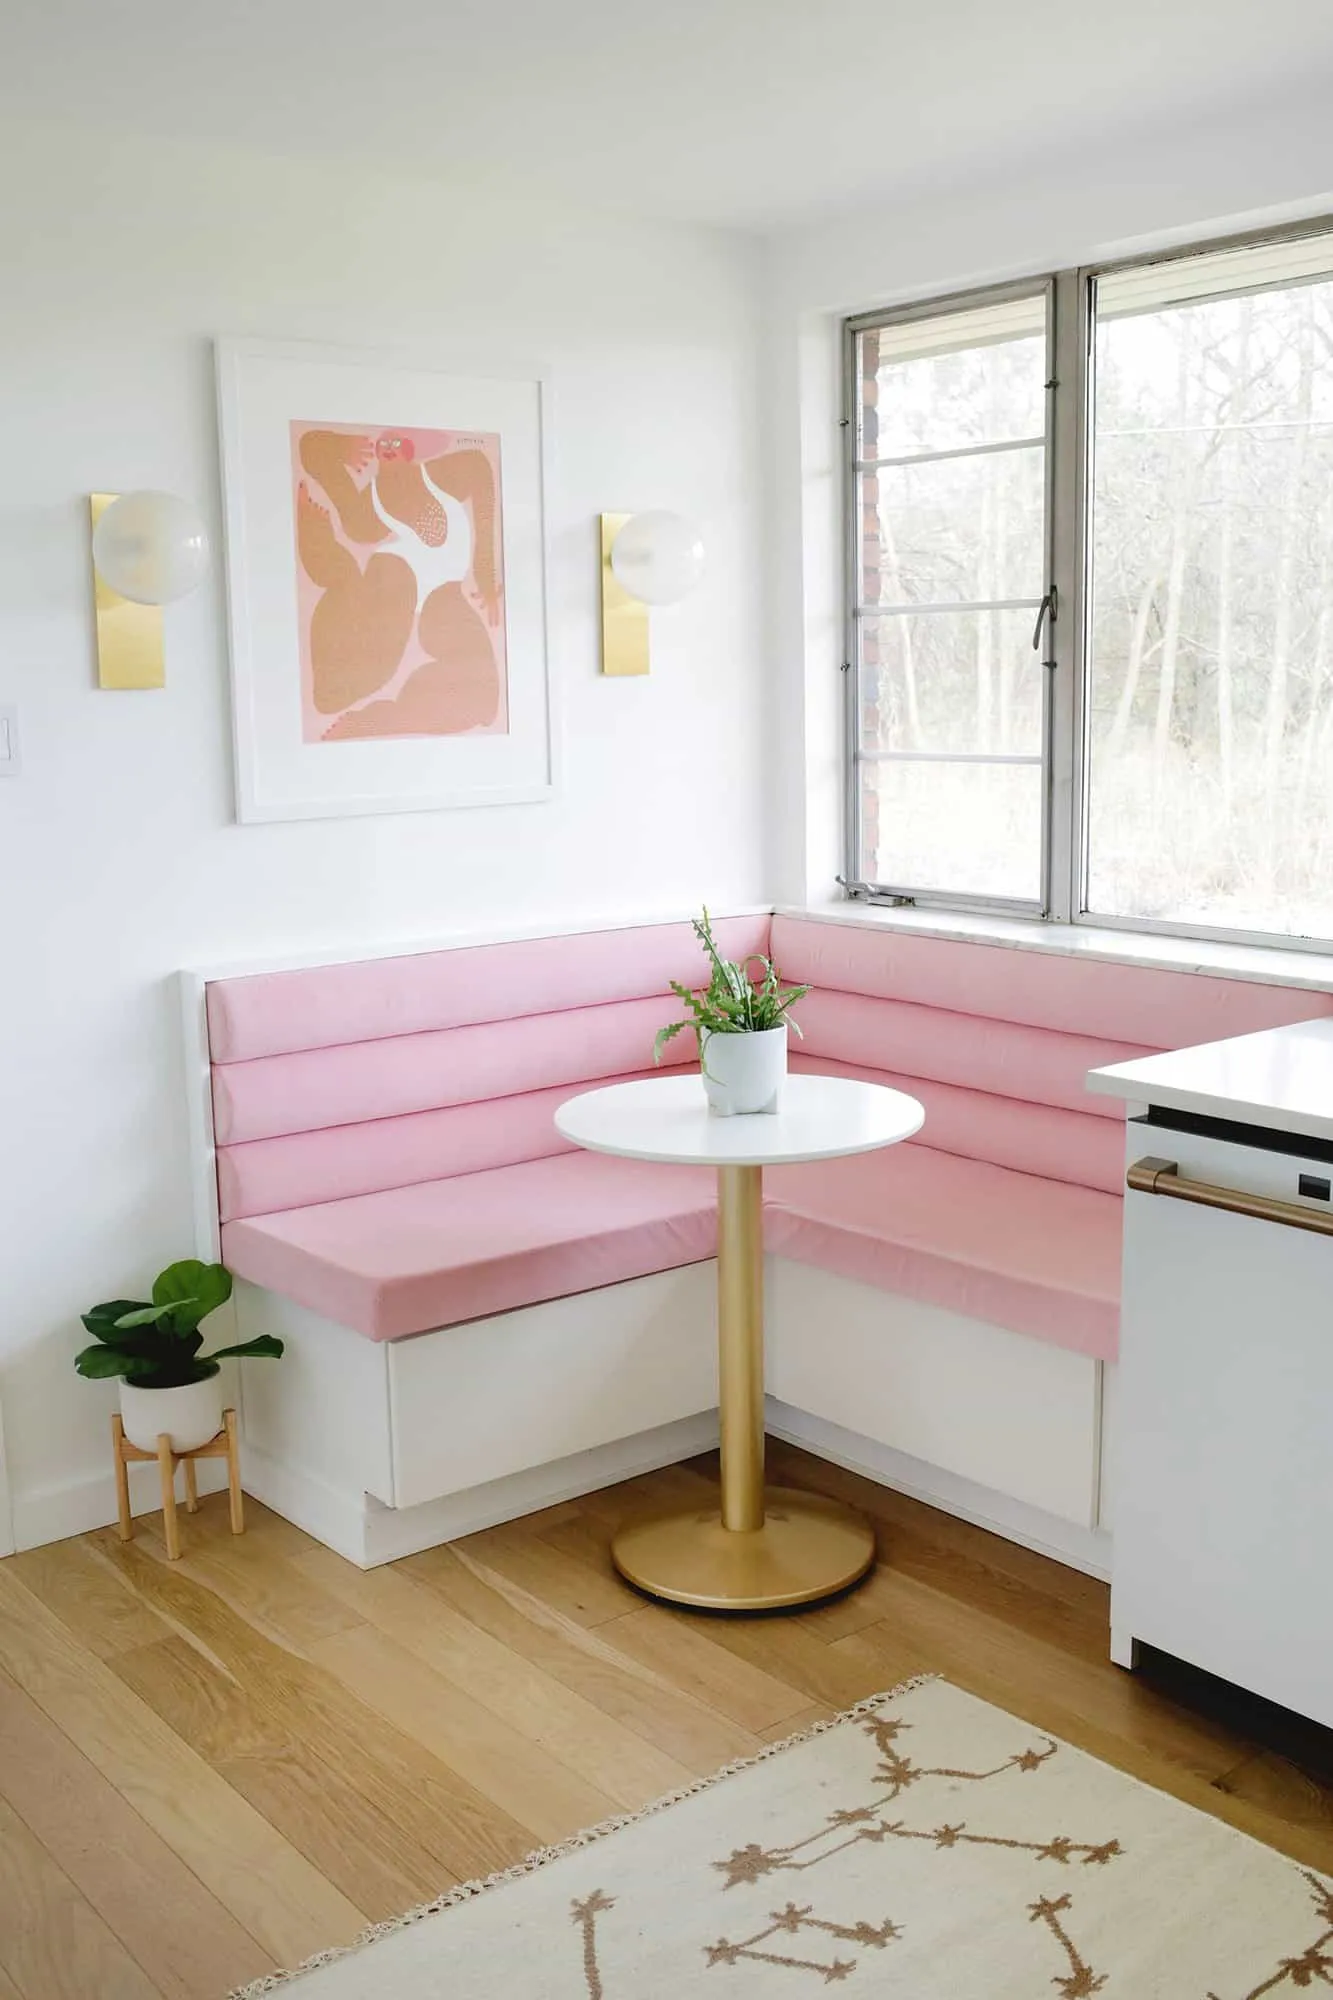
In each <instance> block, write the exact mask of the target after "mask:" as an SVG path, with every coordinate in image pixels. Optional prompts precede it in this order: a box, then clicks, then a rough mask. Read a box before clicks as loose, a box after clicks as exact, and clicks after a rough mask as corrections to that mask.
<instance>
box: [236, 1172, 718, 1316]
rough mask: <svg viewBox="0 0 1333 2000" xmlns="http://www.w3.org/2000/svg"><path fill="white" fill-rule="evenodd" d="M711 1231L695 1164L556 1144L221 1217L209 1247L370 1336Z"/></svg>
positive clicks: (672, 1251)
mask: <svg viewBox="0 0 1333 2000" xmlns="http://www.w3.org/2000/svg"><path fill="white" fill-rule="evenodd" d="M716 1240H717V1227H716V1215H715V1207H714V1198H713V1178H712V1175H711V1174H710V1173H709V1172H708V1171H707V1169H705V1168H693V1167H657V1166H651V1165H647V1164H644V1163H640V1162H629V1161H625V1160H613V1159H607V1158H605V1157H603V1156H602V1155H600V1154H594V1153H565V1154H560V1155H557V1156H556V1157H555V1158H554V1159H545V1160H527V1161H524V1162H523V1163H522V1164H521V1165H519V1166H508V1167H496V1168H492V1169H491V1170H490V1171H489V1172H486V1173H477V1174H465V1175H462V1176H460V1177H458V1178H456V1179H452V1180H445V1181H426V1182H423V1183H421V1184H420V1185H418V1186H415V1187H404V1188H392V1189H389V1190H386V1191H384V1192H381V1193H378V1194H365V1195H357V1196H355V1197H353V1198H352V1199H350V1200H347V1201H329V1202H323V1203H321V1204H319V1205H318V1206H316V1207H313V1208H298V1209H289V1210H287V1211H286V1212H284V1213H282V1214H278V1215H264V1216H255V1217H251V1218H248V1219H246V1220H244V1221H237V1222H229V1223H228V1224H227V1225H226V1227H225V1228H224V1229H223V1232H222V1254H223V1257H224V1259H225V1260H226V1262H227V1264H228V1265H229V1267H230V1268H231V1270H233V1271H234V1272H235V1273H236V1275H237V1276H238V1277H241V1278H248V1279H250V1280H251V1282H252V1283H254V1284H256V1285H266V1286H268V1287H269V1288H270V1289H271V1290H273V1291H275V1292H281V1293H282V1294H284V1296H285V1297H287V1298H289V1299H295V1300H296V1301H297V1303H298V1304H300V1305H303V1306H309V1307H310V1309H311V1310H312V1311H313V1312H317V1313H322V1314H323V1315H324V1316H325V1317H326V1318H327V1319H332V1320H336V1321H338V1323H339V1324H340V1325H342V1326H349V1327H354V1328H355V1329H356V1331H357V1332H358V1333H364V1334H367V1335H368V1336H369V1337H370V1339H372V1340H397V1339H400V1338H401V1337H402V1336H403V1335H404V1334H410V1333H424V1332H426V1331H427V1330H428V1329H430V1328H433V1327H442V1326H454V1325H457V1324H458V1323H459V1322H460V1321H461V1320H467V1319H481V1318H484V1317H486V1316H487V1315H489V1314H491V1313H502V1312H509V1311H512V1310H513V1309H514V1307H516V1306H527V1305H535V1304H537V1303H539V1302H540V1301H542V1300H545V1299H558V1298H564V1297H565V1296H567V1295H568V1294H570V1293H573V1292H587V1291H594V1290H596V1288H597V1287H598V1286H600V1285H614V1284H618V1283H619V1282H620V1281H621V1280H622V1279H625V1278H640V1277H644V1276H646V1275H647V1274H648V1273H649V1272H652V1271H669V1270H673V1269H675V1268H676V1266H678V1265H680V1264H695V1263H699V1262H700V1261H701V1260H702V1259H704V1258H706V1257H711V1256H712V1255H713V1253H714V1249H715V1247H716Z"/></svg>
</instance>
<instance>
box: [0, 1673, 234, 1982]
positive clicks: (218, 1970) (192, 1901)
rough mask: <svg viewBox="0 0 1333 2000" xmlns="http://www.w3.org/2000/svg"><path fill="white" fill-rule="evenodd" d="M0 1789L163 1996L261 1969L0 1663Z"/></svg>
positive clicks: (177, 1863) (191, 1877)
mask: <svg viewBox="0 0 1333 2000" xmlns="http://www.w3.org/2000/svg"><path fill="white" fill-rule="evenodd" d="M0 1798H3V1799H4V1801H5V1802H6V1803H7V1804H8V1806H9V1807H10V1808H11V1809H12V1810H13V1812H14V1813H15V1814H16V1815H17V1816H18V1818H19V1819H21V1820H22V1821H23V1823H24V1824H25V1826H26V1827H27V1829H28V1832H29V1833H30V1834H31V1835H33V1837H34V1838H35V1839H36V1840H37V1841H38V1842H39V1843H40V1844H41V1846H42V1847H43V1848H44V1849H45V1850H46V1852H47V1854H48V1855H49V1856H50V1857H51V1859H52V1860H53V1861H55V1863H56V1864H57V1865H58V1866H59V1867H60V1868H62V1869H63V1870H64V1872H65V1874H66V1875H67V1876H68V1877H69V1879H70V1882H71V1883H72V1884H73V1886H74V1887H75V1888H76V1889H77V1890H79V1891H80V1893H81V1895H82V1896H83V1898H84V1899H85V1900H86V1901H87V1902H88V1903H89V1904H90V1905H91V1906H92V1908H93V1909H94V1910H95V1911H96V1912H97V1914H98V1915H99V1916H100V1917H101V1918H102V1920H103V1922H104V1923H105V1924H106V1926H107V1928H108V1929H109V1930H110V1931H112V1932H114V1934H115V1935H116V1937H118V1938H119V1940H120V1942H121V1944H122V1945H123V1946H124V1948H125V1950H126V1951H127V1952H128V1953H129V1954H130V1956H131V1957H132V1958H134V1959H135V1960H136V1962H137V1963H138V1964H139V1965H140V1966H141V1967H142V1968H143V1970H144V1971H145V1972H146V1973H147V1974H148V1975H149V1977H150V1979H151V1980H152V1982H153V1983H154V1985H155V1986H156V1988H157V1990H158V1991H159V1992H160V1993H162V1994H163V1995H165V1996H169V2000H182V1996H188V1995H190V1994H192V1993H195V1992H198V1991H199V1990H200V1988H201V1987H202V1986H204V1984H205V1982H206V1981H207V1980H209V1979H212V1980H217V1979H218V1978H219V1976H221V1975H224V1974H225V1978H226V1982H227V1984H228V1985H231V1986H241V1985H244V1984H245V1983H246V1982H247V1981H248V1980H251V1979H257V1978H258V1977H259V1976H260V1974H261V1973H263V1972H265V1971H266V1970H267V1969H268V1954H267V1953H266V1952H265V1951H264V1950H263V1949H262V1948H261V1946H260V1945H258V1944H257V1943H256V1942H255V1940H254V1939H253V1938H252V1937H251V1936H250V1934H249V1932H248V1931H246V1930H244V1929H242V1927H241V1925H240V1924H239V1923H237V1921H236V1919H235V1918H234V1917H233V1916H231V1915H230V1913H229V1912H228V1911H227V1910H225V1909H224V1908H223V1906H222V1904H221V1903H220V1902H219V1901H218V1900H217V1898H216V1897H215V1896H213V1895H211V1894H210V1893H209V1891H208V1890H207V1889H205V1887H204V1885H203V1883H202V1882H200V1880H199V1878H198V1876H197V1875H195V1874H194V1873H193V1872H192V1871H191V1870H190V1869H189V1868H187V1867H186V1866H185V1863H184V1862H183V1861H181V1860H180V1859H179V1857H178V1856H177V1855H175V1854H174V1853H173V1852H172V1850H171V1849H170V1848H169V1847H168V1846H167V1844H166V1842H165V1841H164V1840H163V1839H162V1838H161V1836H160V1835H158V1834H156V1833H154V1832H153V1830H152V1828H151V1827H149V1826H148V1825H147V1823H146V1822H145V1821H144V1820H142V1819H141V1818H140V1817H139V1815H138V1813H137V1812H135V1810H134V1808H133V1806H131V1805H130V1804H129V1803H128V1801H127V1800H125V1799H123V1798H122V1797H121V1795H120V1793H119V1792H118V1791H117V1790H116V1789H115V1787H114V1786H113V1785H111V1784H109V1783H108V1782H107V1780H106V1779H105V1778H104V1777H102V1776H101V1774H100V1772H98V1771H97V1770H95V1769H94V1767H93V1765H92V1764H90V1763H89V1762H88V1759H87V1758H86V1757H85V1756H84V1755H83V1753H82V1751H80V1750H76V1749H75V1747H74V1745H73V1744H72V1743H71V1742H70V1740H69V1738H68V1737H67V1736H66V1735H65V1734H64V1733H63V1731H61V1730H59V1729H57V1727H56V1725H55V1724H54V1723H53V1722H51V1721H49V1720H48V1718H47V1717H46V1716H45V1715H43V1713H42V1711H41V1710H40V1709H39V1708H38V1707H37V1705H36V1703H35V1702H34V1701H32V1700H31V1698H30V1697H29V1696H28V1695H26V1694H24V1693H23V1691H22V1689H21V1688H19V1687H18V1686H17V1685H16V1684H15V1683H14V1682H13V1681H12V1680H10V1678H9V1676H8V1675H7V1674H3V1673H0ZM3 1901H4V1889H3V1885H0V1905H3ZM164 1910H165V1911H168V1912H169V1913H170V1917H169V1921H167V1922H164V1921H163V1912H164ZM3 1928H4V1919H3V1916H0V1930H3Z"/></svg>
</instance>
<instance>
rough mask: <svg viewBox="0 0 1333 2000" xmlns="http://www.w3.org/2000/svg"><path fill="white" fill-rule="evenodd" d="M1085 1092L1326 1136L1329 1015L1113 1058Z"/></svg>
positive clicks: (1331, 1126) (1329, 1119) (1332, 1046)
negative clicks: (1128, 1059) (1121, 1060)
mask: <svg viewBox="0 0 1333 2000" xmlns="http://www.w3.org/2000/svg"><path fill="white" fill-rule="evenodd" d="M1088 1088H1089V1090H1099V1091H1104V1092H1106V1093H1107V1094H1108V1095H1109V1096H1112V1097H1124V1098H1128V1099H1129V1100H1130V1102H1131V1103H1137V1104H1159V1105H1161V1106H1163V1108H1164V1109H1167V1110H1172V1111H1192V1112H1196V1113H1198V1114H1200V1115H1201V1116H1202V1117H1205V1118H1225V1119H1229V1120H1231V1121H1232V1122H1234V1123H1236V1124H1240V1125H1262V1126H1267V1127H1268V1128H1269V1129H1270V1130H1272V1131H1277V1132H1298V1133H1301V1134H1303V1135H1304V1136H1305V1137H1307V1138H1316V1139H1333V1019H1330V1018H1328V1017H1327V1016H1325V1017H1324V1018H1323V1019H1322V1020H1318V1021H1300V1022H1297V1023H1296V1025H1295V1026H1294V1027H1290V1028H1264V1029H1262V1030H1261V1031H1260V1032H1259V1033H1258V1034H1256V1035H1234V1036H1233V1037H1232V1038H1231V1039H1230V1040H1229V1041H1225V1042H1204V1043H1202V1044H1201V1045H1200V1046H1199V1047H1198V1048H1193V1049H1175V1050H1172V1051H1170V1052H1168V1053H1167V1054H1166V1055H1160V1056H1144V1057H1142V1058H1141V1059H1140V1060H1139V1061H1137V1062H1127V1063H1113V1064H1111V1065H1110V1066H1109V1067H1108V1068H1106V1069H1095V1070H1093V1071H1091V1072H1090V1074H1089V1076H1088Z"/></svg>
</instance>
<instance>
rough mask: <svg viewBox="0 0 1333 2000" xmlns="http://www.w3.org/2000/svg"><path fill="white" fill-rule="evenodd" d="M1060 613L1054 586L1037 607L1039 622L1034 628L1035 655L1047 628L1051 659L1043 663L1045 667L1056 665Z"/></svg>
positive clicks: (1057, 593) (1048, 649) (1057, 595)
mask: <svg viewBox="0 0 1333 2000" xmlns="http://www.w3.org/2000/svg"><path fill="white" fill-rule="evenodd" d="M1059 612H1060V596H1059V592H1058V591H1057V590H1056V588H1055V585H1054V584H1052V585H1051V587H1050V589H1049V590H1048V591H1047V593H1046V595H1045V596H1044V597H1043V598H1042V600H1041V603H1040V604H1039V605H1038V606H1037V622H1036V624H1035V625H1034V626H1033V628H1032V650H1033V652H1034V653H1035V652H1037V651H1038V649H1039V648H1040V646H1041V635H1042V630H1043V627H1044V628H1045V632H1046V640H1047V653H1048V655H1049V657H1048V658H1047V659H1044V660H1043V661H1042V665H1043V666H1044V667H1054V665H1055V657H1054V655H1055V621H1056V618H1057V617H1058V616H1059Z"/></svg>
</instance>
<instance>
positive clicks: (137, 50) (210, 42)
mask: <svg viewBox="0 0 1333 2000" xmlns="http://www.w3.org/2000/svg"><path fill="white" fill-rule="evenodd" d="M1321 77H1327V78H1329V79H1331V80H1333V4H1330V0H915V4H913V5H910V6H908V5H905V4H903V0H207V4H205V0H100V4H94V3H93V0H0V113H3V112H12V113H14V114H18V115H24V116H28V117H33V116H36V117H39V118H42V117H47V116H50V117H51V118H53V119H55V118H59V119H61V120H67V119H70V118H74V119H77V120H78V121H80V122H82V123H91V124H92V125H94V126H97V127H104V126H108V125H120V126H122V127H123V126H126V125H128V126H132V127H137V128H138V129H140V130H143V131H146V132H149V133H154V134H159V133H160V134H163V135H180V136H186V137H188V136H192V135H196V136H203V137H207V138H213V139H217V140H222V141H234V142H240V143H243V144H246V145H251V146H256V147H259V148H262V149H265V150H270V151H278V152H289V153H308V154H314V155H328V154H339V155H341V156H343V157H344V158H347V157H351V158H353V159H357V158H360V159H364V160H365V161H367V162H368V163H372V162H373V163H375V164H377V165H379V166H381V167H384V168H388V169H390V170H401V169H407V170H409V171H411V172H415V173H426V174H443V175H448V176H450V177H454V176H456V175H458V174H459V173H460V172H461V173H464V174H468V173H473V174H478V175H483V176H485V177H486V178H487V179H488V180H489V179H495V180H500V181H506V182H509V183H512V184H513V185H515V186H517V187H525V186H535V187H539V188H541V189H543V190H544V191H546V192H548V193H550V194H553V195H556V196H560V197H565V198H569V199H572V200H574V201H579V202H584V203H589V204H593V205H597V206H613V207H617V208H624V209H627V210H631V211H643V212H650V213H654V214H659V215H668V216H679V217H682V218H690V219H696V220H702V221H708V222H715V223H722V224H731V225H739V226H751V227H755V226H757V227H767V226H772V225H775V224H780V223H783V222H789V221H795V220H797V219H801V218H804V217H808V216H811V215H815V214H818V213H821V212H826V211H830V210H835V209H838V208H846V207H851V206H854V205H859V204H860V203H863V202H866V201H869V200H872V199H875V198H879V197H894V196H902V195H905V194H910V192H911V190H912V188H913V187H914V186H920V185H922V184H923V183H924V182H927V181H939V180H954V179H958V178H961V177H964V176H966V175H967V174H969V173H972V172H979V173H983V174H985V173H989V172H991V171H993V170H994V169H995V168H996V167H997V166H1000V165H1002V164H1003V163H1004V162H1005V161H1010V160H1014V159H1016V158H1022V157H1026V156H1027V155H1029V154H1033V153H1040V152H1041V151H1043V150H1045V149H1047V148H1050V147H1056V146H1068V145H1072V144H1075V143H1082V142H1085V141H1086V142H1089V143H1103V142H1105V141H1107V140H1110V139H1114V137H1115V136H1116V134H1117V133H1118V132H1125V133H1126V134H1131V133H1134V132H1137V131H1140V130H1144V129H1147V128H1149V127H1151V126H1154V125H1167V124H1169V123H1173V122H1176V121H1185V122H1188V121H1191V120H1193V119H1195V118H1197V117H1200V116H1202V115H1206V114H1207V113H1208V112H1209V111H1213V112H1216V111H1218V110H1224V109H1225V108H1227V107H1228V106H1229V105H1231V104H1234V105H1236V106H1237V108H1238V110H1239V111H1240V112H1241V113H1242V115H1243V107H1244V104H1245V103H1246V102H1247V101H1250V100H1254V101H1258V100H1263V101H1265V102H1269V103H1271V102H1272V101H1273V100H1275V99H1277V100H1279V101H1280V98H1281V95H1282V92H1283V91H1284V89H1285V88H1287V87H1289V86H1290V87H1293V88H1298V89H1300V90H1301V91H1302V93H1308V91H1309V89H1310V88H1311V86H1312V84H1313V83H1317V82H1318V80H1319V79H1320V78H1321ZM1330 103H1331V105H1333V91H1331V92H1330ZM37 165H38V163H36V162H34V166H35V168H36V167H37Z"/></svg>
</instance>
